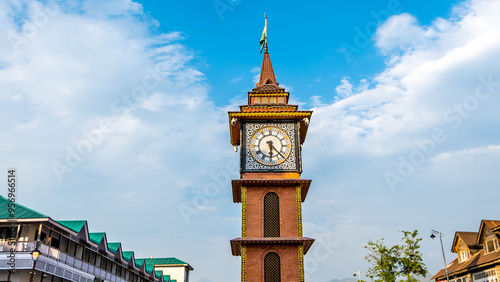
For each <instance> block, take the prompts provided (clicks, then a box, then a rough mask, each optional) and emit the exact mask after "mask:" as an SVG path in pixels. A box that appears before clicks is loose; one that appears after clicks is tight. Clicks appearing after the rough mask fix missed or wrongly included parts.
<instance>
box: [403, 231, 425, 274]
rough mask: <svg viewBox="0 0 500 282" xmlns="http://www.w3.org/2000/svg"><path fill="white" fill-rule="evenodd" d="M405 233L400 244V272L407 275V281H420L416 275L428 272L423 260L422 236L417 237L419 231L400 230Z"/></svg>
mask: <svg viewBox="0 0 500 282" xmlns="http://www.w3.org/2000/svg"><path fill="white" fill-rule="evenodd" d="M400 232H401V233H403V239H401V241H403V244H402V245H400V246H398V247H397V248H398V253H399V255H398V266H399V274H400V275H401V276H405V277H406V280H405V281H407V282H415V281H418V280H417V279H416V278H415V275H423V276H425V275H426V274H427V268H426V267H425V264H424V262H423V260H422V254H421V253H420V251H419V249H420V244H419V242H420V241H422V238H417V235H418V231H417V230H414V231H413V232H410V231H400Z"/></svg>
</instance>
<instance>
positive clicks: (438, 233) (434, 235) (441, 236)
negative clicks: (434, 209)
mask: <svg viewBox="0 0 500 282" xmlns="http://www.w3.org/2000/svg"><path fill="white" fill-rule="evenodd" d="M431 233H432V234H431V239H433V240H434V238H436V235H439V241H441V251H442V252H443V261H444V271H445V273H446V281H448V282H450V277H449V276H448V265H447V264H446V258H445V256H444V248H443V236H444V234H443V233H441V232H439V231H436V230H431Z"/></svg>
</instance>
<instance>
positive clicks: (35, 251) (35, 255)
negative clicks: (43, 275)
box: [30, 241, 40, 282]
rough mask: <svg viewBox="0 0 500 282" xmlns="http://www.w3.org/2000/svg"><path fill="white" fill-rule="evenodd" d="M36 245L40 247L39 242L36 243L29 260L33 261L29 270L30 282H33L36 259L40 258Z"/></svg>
mask: <svg viewBox="0 0 500 282" xmlns="http://www.w3.org/2000/svg"><path fill="white" fill-rule="evenodd" d="M38 245H40V241H36V243H35V249H34V250H33V251H32V252H31V259H32V260H33V268H32V269H31V274H30V282H33V274H35V265H36V261H37V260H38V257H39V256H40V251H39V250H38Z"/></svg>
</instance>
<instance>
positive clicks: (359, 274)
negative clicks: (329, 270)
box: [352, 270, 361, 281]
mask: <svg viewBox="0 0 500 282" xmlns="http://www.w3.org/2000/svg"><path fill="white" fill-rule="evenodd" d="M356 274H358V276H359V278H358V281H361V271H359V270H356V271H354V274H353V275H352V276H354V277H356Z"/></svg>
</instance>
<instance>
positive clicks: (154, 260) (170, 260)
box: [144, 258, 188, 265]
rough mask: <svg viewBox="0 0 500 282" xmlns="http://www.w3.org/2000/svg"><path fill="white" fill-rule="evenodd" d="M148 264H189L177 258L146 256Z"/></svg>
mask: <svg viewBox="0 0 500 282" xmlns="http://www.w3.org/2000/svg"><path fill="white" fill-rule="evenodd" d="M144 260H145V261H146V264H147V265H148V264H149V265H159V264H161V265H163V264H188V263H187V262H184V261H182V260H180V259H177V258H146V259H144Z"/></svg>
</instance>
